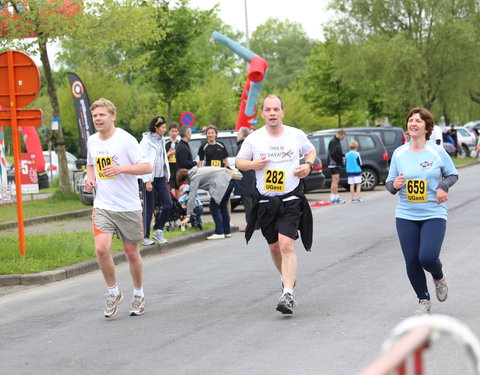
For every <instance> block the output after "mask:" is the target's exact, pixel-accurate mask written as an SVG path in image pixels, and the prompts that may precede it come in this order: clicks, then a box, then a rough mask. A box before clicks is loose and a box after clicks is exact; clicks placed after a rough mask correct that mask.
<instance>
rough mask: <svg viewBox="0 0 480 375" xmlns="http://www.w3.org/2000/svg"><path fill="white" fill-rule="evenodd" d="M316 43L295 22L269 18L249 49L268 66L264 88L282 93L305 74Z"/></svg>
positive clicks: (252, 38)
mask: <svg viewBox="0 0 480 375" xmlns="http://www.w3.org/2000/svg"><path fill="white" fill-rule="evenodd" d="M314 45H315V42H314V41H313V40H311V39H310V38H309V37H308V36H307V34H306V33H305V31H304V30H303V28H302V26H301V25H300V24H299V23H296V22H290V21H280V20H278V19H276V18H269V19H268V20H267V21H266V22H265V23H264V24H262V25H260V26H258V27H257V28H256V29H255V31H254V32H253V33H252V37H251V40H250V47H251V50H252V51H253V52H255V53H256V54H257V55H259V56H262V57H263V58H264V59H265V60H266V61H267V63H268V72H267V77H266V81H265V87H266V88H271V90H278V89H280V90H282V89H286V88H288V87H289V86H290V84H291V83H292V82H295V81H296V80H297V79H298V78H299V77H300V76H301V75H302V74H303V73H304V72H305V71H306V70H307V60H308V57H309V56H310V53H311V50H312V47H313V46H314Z"/></svg>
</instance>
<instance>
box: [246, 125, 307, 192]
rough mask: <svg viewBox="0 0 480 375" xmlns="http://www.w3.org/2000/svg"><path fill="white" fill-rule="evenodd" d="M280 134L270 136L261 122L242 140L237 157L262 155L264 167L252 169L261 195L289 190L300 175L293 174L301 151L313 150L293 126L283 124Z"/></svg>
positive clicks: (301, 133) (294, 186) (296, 182)
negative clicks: (257, 169)
mask: <svg viewBox="0 0 480 375" xmlns="http://www.w3.org/2000/svg"><path fill="white" fill-rule="evenodd" d="M283 129H284V131H283V134H282V135H281V136H280V137H278V138H277V137H272V136H270V135H269V134H268V133H267V129H266V127H265V126H263V127H262V128H260V129H259V130H256V131H254V132H253V133H251V134H250V135H249V136H248V137H247V138H245V141H244V142H243V144H242V148H241V149H240V151H239V153H238V154H237V158H241V159H247V160H256V159H259V158H260V157H262V156H265V157H266V158H267V159H268V160H270V161H269V162H268V164H267V165H266V166H265V169H263V170H261V171H255V176H256V179H257V189H258V191H259V192H260V194H262V195H265V196H275V195H283V194H287V193H289V192H291V191H293V190H294V189H295V188H296V187H297V186H298V183H299V181H300V179H299V178H298V177H296V176H294V175H293V172H294V171H295V168H296V167H298V165H299V159H300V156H301V155H305V154H307V153H309V152H310V151H311V150H313V148H314V147H313V145H312V143H311V142H310V141H309V140H308V138H307V136H306V135H305V133H304V132H303V131H301V130H299V129H297V128H293V127H291V126H287V125H283Z"/></svg>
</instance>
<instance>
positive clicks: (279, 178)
mask: <svg viewBox="0 0 480 375" xmlns="http://www.w3.org/2000/svg"><path fill="white" fill-rule="evenodd" d="M264 188H265V191H278V192H283V191H285V171H279V170H276V169H267V170H266V171H265V183H264Z"/></svg>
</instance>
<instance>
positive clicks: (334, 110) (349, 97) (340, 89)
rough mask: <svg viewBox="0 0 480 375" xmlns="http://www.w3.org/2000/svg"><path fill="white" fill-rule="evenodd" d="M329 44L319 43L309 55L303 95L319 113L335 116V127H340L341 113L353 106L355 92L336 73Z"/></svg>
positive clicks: (336, 69) (336, 68)
mask: <svg viewBox="0 0 480 375" xmlns="http://www.w3.org/2000/svg"><path fill="white" fill-rule="evenodd" d="M329 46H330V44H328V43H325V44H319V45H318V46H317V48H316V49H315V51H314V53H313V54H312V56H311V57H310V59H309V65H308V71H307V73H306V74H305V75H304V77H303V83H304V86H305V91H304V93H303V96H304V98H305V99H306V100H307V101H308V102H309V103H310V104H311V106H312V107H313V108H315V109H317V110H319V112H320V113H323V114H324V115H327V116H337V119H338V122H337V127H342V114H343V113H344V112H345V111H347V110H349V109H351V108H352V107H353V106H354V100H355V98H356V93H355V91H354V90H353V89H352V88H351V87H349V85H348V83H346V80H345V79H343V78H342V76H341V75H339V74H338V70H339V69H338V67H337V66H336V64H335V61H334V58H333V57H332V53H331V51H329Z"/></svg>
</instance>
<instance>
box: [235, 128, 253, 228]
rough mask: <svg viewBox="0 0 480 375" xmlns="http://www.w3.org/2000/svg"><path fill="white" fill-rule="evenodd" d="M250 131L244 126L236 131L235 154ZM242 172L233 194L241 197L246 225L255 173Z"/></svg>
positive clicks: (250, 207)
mask: <svg viewBox="0 0 480 375" xmlns="http://www.w3.org/2000/svg"><path fill="white" fill-rule="evenodd" d="M250 132H251V130H250V129H249V128H247V127H245V126H243V127H241V128H240V129H238V134H237V154H238V152H239V151H240V149H241V148H242V144H243V141H244V140H245V138H247V136H248V135H249V134H250ZM240 172H242V175H243V178H242V179H241V180H238V181H235V189H234V191H233V192H234V194H235V195H240V196H241V197H242V204H243V207H244V208H245V220H246V222H247V223H248V220H249V219H250V213H251V212H252V207H253V198H254V197H253V196H254V194H255V183H256V180H255V171H253V170H249V171H240Z"/></svg>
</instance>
